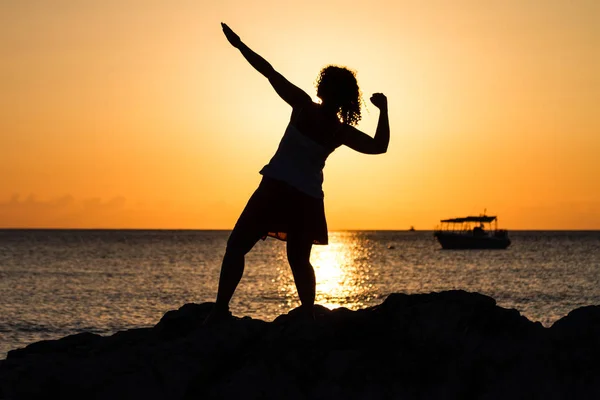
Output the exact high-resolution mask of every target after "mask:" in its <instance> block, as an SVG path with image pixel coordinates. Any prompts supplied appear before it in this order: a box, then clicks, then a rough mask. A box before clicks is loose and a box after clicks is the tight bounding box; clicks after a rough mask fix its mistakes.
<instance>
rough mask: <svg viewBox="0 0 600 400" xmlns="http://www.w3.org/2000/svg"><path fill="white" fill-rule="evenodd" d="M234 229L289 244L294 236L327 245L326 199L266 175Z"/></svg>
mask: <svg viewBox="0 0 600 400" xmlns="http://www.w3.org/2000/svg"><path fill="white" fill-rule="evenodd" d="M234 229H235V230H238V229H242V230H247V229H250V230H253V231H257V230H258V231H260V232H264V234H263V233H261V234H262V235H263V236H262V238H263V240H264V239H266V237H267V236H271V237H273V238H276V239H279V240H283V241H286V240H287V239H288V236H289V235H290V234H291V235H294V236H296V237H301V238H303V240H308V239H310V240H312V243H313V244H327V243H328V235H327V221H326V219H325V207H324V203H323V199H318V198H316V197H312V196H309V195H307V194H305V193H303V192H301V191H299V190H298V189H296V188H294V187H293V186H290V185H288V184H287V183H285V182H283V181H279V180H276V179H272V178H269V177H266V176H263V179H262V181H261V182H260V185H259V186H258V189H256V191H255V192H254V194H253V195H252V197H250V200H248V204H246V207H245V208H244V211H242V214H241V215H240V218H239V219H238V221H237V223H236V226H235V228H234Z"/></svg>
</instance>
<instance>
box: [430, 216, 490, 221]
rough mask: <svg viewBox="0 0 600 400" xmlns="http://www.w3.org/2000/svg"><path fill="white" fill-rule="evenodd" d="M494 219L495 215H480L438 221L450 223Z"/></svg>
mask: <svg viewBox="0 0 600 400" xmlns="http://www.w3.org/2000/svg"><path fill="white" fill-rule="evenodd" d="M495 219H496V217H495V216H487V215H482V216H479V217H473V216H470V217H462V218H451V219H443V220H441V221H440V222H451V223H463V222H486V223H487V222H492V221H494V220H495Z"/></svg>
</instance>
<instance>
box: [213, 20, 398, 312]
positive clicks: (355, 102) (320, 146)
mask: <svg viewBox="0 0 600 400" xmlns="http://www.w3.org/2000/svg"><path fill="white" fill-rule="evenodd" d="M221 26H222V27H223V32H224V34H225V36H226V37H227V40H228V41H229V43H231V45H232V46H233V47H235V48H237V49H239V50H240V52H241V53H242V55H243V56H244V57H245V58H246V60H247V61H248V62H249V63H250V65H252V66H253V67H254V68H255V69H256V70H257V71H258V72H260V73H261V74H262V75H264V76H265V77H266V78H268V79H269V82H270V83H271V85H272V86H273V89H275V91H276V92H277V94H278V95H279V96H280V97H281V98H282V99H283V100H284V101H285V102H286V103H288V104H289V105H290V106H292V114H291V117H290V122H289V124H288V126H287V129H286V130H285V133H284V135H283V138H282V139H281V142H280V144H279V148H278V149H277V151H276V153H275V155H274V156H273V158H272V159H271V160H270V162H269V163H268V164H267V165H266V166H265V167H264V168H263V169H262V170H261V171H260V173H261V174H262V175H263V178H262V181H261V183H260V185H259V187H258V189H256V191H255V192H254V194H253V195H252V197H250V200H249V201H248V204H247V205H246V207H245V208H244V211H243V212H242V214H241V215H240V217H239V219H238V221H237V223H236V224H235V227H234V228H233V231H232V232H231V235H230V236H229V239H228V241H227V248H226V250H225V256H224V257H223V263H222V266H221V274H220V277H219V288H218V292H217V299H216V303H215V306H214V307H213V310H212V312H211V313H210V315H209V316H208V318H207V320H206V322H207V323H209V322H214V321H218V320H221V319H223V318H226V317H227V316H229V301H230V300H231V297H232V296H233V293H234V292H235V289H236V287H237V285H238V283H239V282H240V279H241V278H242V274H243V272H244V256H245V255H246V253H248V252H249V251H250V250H251V249H252V247H253V246H254V245H255V244H256V242H258V240H259V239H261V238H262V239H264V238H266V236H271V237H274V238H277V239H280V240H284V241H286V242H287V257H288V261H289V264H290V267H291V269H292V274H293V276H294V282H295V283H296V288H297V290H298V296H299V297H300V302H301V304H302V305H301V309H303V310H305V312H306V315H307V316H308V317H309V318H314V317H313V305H314V302H315V286H316V282H315V273H314V270H313V267H312V265H311V264H310V261H309V258H310V252H311V248H312V245H313V244H327V241H328V238H327V222H326V220H325V210H324V206H323V191H322V189H321V185H322V182H323V167H324V166H325V160H326V159H327V156H329V154H331V153H332V152H333V151H334V150H335V149H336V148H337V147H339V146H341V145H346V146H348V147H350V148H352V149H354V150H356V151H358V152H361V153H365V154H381V153H385V152H386V151H387V147H388V143H389V138H390V129H389V122H388V110H387V98H386V97H385V96H384V95H383V94H381V93H375V94H373V96H372V97H371V99H370V100H371V102H372V103H373V104H374V105H375V106H376V107H377V108H379V110H380V114H379V121H378V124H377V129H376V132H375V136H374V137H370V136H368V135H366V134H365V133H363V132H361V131H359V130H358V129H356V128H354V127H353V125H356V123H357V122H358V121H359V120H360V117H361V115H360V90H359V88H358V84H357V82H356V77H355V75H354V73H353V72H352V71H350V70H348V69H346V68H343V67H336V66H328V67H326V68H324V69H323V70H321V72H320V75H319V77H318V80H317V86H318V87H317V96H318V97H319V98H320V99H321V103H320V104H319V103H314V102H313V101H312V100H311V97H310V96H309V95H308V94H307V93H305V92H304V91H303V90H301V89H300V88H298V87H296V86H294V85H293V84H292V83H290V82H289V81H288V80H287V79H286V78H284V77H283V75H281V74H280V73H279V72H277V71H276V70H275V69H273V67H272V66H271V64H269V63H268V62H267V61H266V60H265V59H263V58H262V57H261V56H259V55H258V54H256V53H255V52H253V51H252V50H250V48H248V46H246V45H245V44H244V43H243V42H242V41H241V40H240V37H239V36H238V35H237V34H235V33H234V32H233V31H232V30H231V29H230V28H229V27H228V26H227V25H226V24H223V23H222V24H221Z"/></svg>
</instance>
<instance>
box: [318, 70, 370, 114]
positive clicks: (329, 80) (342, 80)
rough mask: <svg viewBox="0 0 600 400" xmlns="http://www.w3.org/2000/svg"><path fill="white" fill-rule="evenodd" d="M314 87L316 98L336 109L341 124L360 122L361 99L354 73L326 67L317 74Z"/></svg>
mask: <svg viewBox="0 0 600 400" xmlns="http://www.w3.org/2000/svg"><path fill="white" fill-rule="evenodd" d="M316 85H317V96H318V97H319V98H320V99H321V100H323V101H327V102H328V103H331V104H333V105H335V106H336V107H337V108H338V117H339V118H340V120H341V121H342V122H343V123H345V124H349V125H356V124H357V123H358V121H360V118H361V115H360V106H361V103H362V99H361V92H360V89H359V87H358V82H357V81H356V73H355V72H354V71H351V70H349V69H348V68H346V67H338V66H335V65H328V66H327V67H325V68H323V69H322V70H321V72H320V73H319V76H318V77H317V81H316Z"/></svg>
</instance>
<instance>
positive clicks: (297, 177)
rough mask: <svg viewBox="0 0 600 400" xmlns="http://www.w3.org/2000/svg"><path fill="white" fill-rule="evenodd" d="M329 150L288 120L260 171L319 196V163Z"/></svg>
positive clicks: (321, 177)
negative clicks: (280, 137)
mask: <svg viewBox="0 0 600 400" xmlns="http://www.w3.org/2000/svg"><path fill="white" fill-rule="evenodd" d="M333 150H335V148H330V149H328V148H326V147H325V146H323V145H321V144H319V143H317V142H315V141H314V140H313V139H311V138H309V137H308V136H306V135H304V134H302V132H300V131H299V130H298V128H296V127H295V126H294V125H292V124H291V123H290V124H289V125H288V126H287V129H286V130H285V133H284V134H283V138H282V139H281V142H280V143H279V147H278V148H277V151H276V152H275V155H274V156H273V158H271V161H269V163H268V164H267V165H265V166H264V167H263V169H261V170H260V173H261V174H262V175H264V176H267V177H269V178H273V179H277V180H280V181H284V182H286V183H287V184H289V185H291V186H293V187H295V188H296V189H298V190H300V191H301V192H303V193H306V194H308V195H309V196H312V197H316V198H318V199H322V198H323V196H324V194H323V189H322V185H323V167H325V160H326V159H327V157H328V156H329V155H330V154H331V153H332V152H333Z"/></svg>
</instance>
